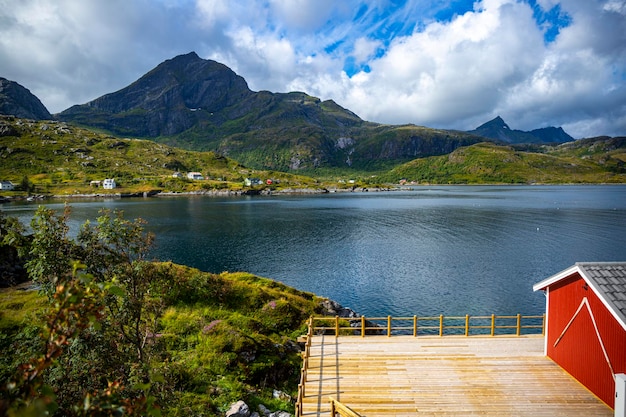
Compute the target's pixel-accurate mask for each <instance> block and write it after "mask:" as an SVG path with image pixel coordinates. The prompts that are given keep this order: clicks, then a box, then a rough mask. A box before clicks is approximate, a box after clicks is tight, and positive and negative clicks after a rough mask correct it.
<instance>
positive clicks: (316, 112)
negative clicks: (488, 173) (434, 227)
mask: <svg viewBox="0 0 626 417" xmlns="http://www.w3.org/2000/svg"><path fill="white" fill-rule="evenodd" d="M18 86H19V84H16V83H12V84H11V88H4V90H6V91H15V93H13V94H10V95H5V96H0V109H1V110H0V113H3V114H13V115H16V116H19V117H28V118H33V119H47V118H52V117H54V118H56V119H58V120H61V121H65V122H70V123H73V124H76V125H79V126H84V127H91V128H97V129H101V130H104V131H108V132H110V133H112V134H114V135H117V136H121V137H135V138H146V139H150V140H153V141H157V142H161V143H165V144H168V145H173V146H178V147H181V148H185V149H192V150H203V151H215V152H217V153H219V154H221V155H224V156H228V157H230V158H233V159H235V160H237V161H238V162H240V163H242V164H244V165H247V166H249V167H252V168H259V169H274V170H283V171H290V170H303V171H306V170H311V169H315V168H359V169H375V168H387V167H391V166H394V165H396V164H398V163H402V162H407V161H410V160H413V159H415V158H422V157H428V156H434V155H443V154H448V153H450V152H452V151H454V150H455V149H458V148H459V147H463V146H469V145H472V144H475V143H479V142H483V141H485V140H489V141H494V142H501V143H509V144H510V143H521V142H524V143H555V142H566V141H571V140H572V138H571V136H569V135H567V134H566V133H565V132H564V131H563V130H562V129H561V128H544V129H537V130H533V131H531V132H523V131H518V130H511V129H510V128H509V127H508V125H507V124H506V123H505V122H504V121H503V120H502V119H501V118H500V117H497V118H496V119H494V120H492V121H490V122H488V123H485V124H484V125H482V126H480V127H478V128H477V129H475V130H473V131H470V132H461V131H455V130H441V129H431V128H427V127H421V126H416V125H384V124H378V123H372V122H368V121H364V120H362V119H361V118H360V117H358V116H357V115H356V114H354V113H353V112H351V111H350V110H348V109H345V108H343V107H341V106H339V105H338V104H337V103H335V102H334V101H332V100H326V101H322V100H320V99H318V98H316V97H312V96H309V95H307V94H306V93H303V92H290V93H272V92H269V91H259V92H254V91H251V90H250V89H249V87H248V85H247V83H246V81H245V80H244V79H243V78H242V77H240V76H239V75H237V74H236V73H235V72H233V71H232V70H231V69H230V68H228V67H227V66H225V65H223V64H220V63H218V62H215V61H212V60H205V59H201V58H200V57H198V55H197V54H196V53H194V52H191V53H189V54H186V55H179V56H177V57H174V58H172V59H169V60H166V61H164V62H163V63H161V64H159V65H158V66H157V67H155V68H154V69H153V70H151V71H149V72H148V73H147V74H145V75H144V76H142V77H141V78H140V79H138V80H137V81H135V82H133V83H132V84H130V85H129V86H127V87H125V88H123V89H121V90H119V91H116V92H113V93H110V94H106V95H104V96H102V97H99V98H96V99H95V100H92V101H90V102H88V103H86V104H81V105H75V106H72V107H70V108H69V109H67V110H64V111H62V112H61V113H59V114H56V115H54V116H51V115H50V114H49V113H48V112H47V110H45V107H43V105H42V104H41V102H40V101H39V100H38V99H37V98H36V97H34V96H32V94H30V92H28V90H26V89H24V88H23V87H21V86H19V88H18ZM0 91H2V90H0ZM24 92H27V93H28V94H25V93H24ZM31 96H32V97H31ZM20 103H21V104H20ZM37 103H39V104H37ZM23 109H38V111H34V110H31V112H30V113H25V111H24V110H23ZM42 109H43V111H42ZM26 114H28V115H26Z"/></svg>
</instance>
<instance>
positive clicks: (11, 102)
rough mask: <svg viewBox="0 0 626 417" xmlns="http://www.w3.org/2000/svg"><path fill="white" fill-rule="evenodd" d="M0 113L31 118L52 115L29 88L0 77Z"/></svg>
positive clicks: (50, 117)
mask: <svg viewBox="0 0 626 417" xmlns="http://www.w3.org/2000/svg"><path fill="white" fill-rule="evenodd" d="M0 114H4V115H7V116H15V117H20V118H24V119H32V120H50V119H52V115H50V113H49V112H48V110H47V109H46V107H45V106H44V105H43V104H42V103H41V101H39V99H38V98H37V97H35V95H33V94H32V93H31V92H30V91H29V90H27V89H26V88H24V87H22V86H21V85H20V84H18V83H16V82H15V81H10V80H7V79H6V78H1V77H0Z"/></svg>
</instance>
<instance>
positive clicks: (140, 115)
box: [58, 52, 252, 137]
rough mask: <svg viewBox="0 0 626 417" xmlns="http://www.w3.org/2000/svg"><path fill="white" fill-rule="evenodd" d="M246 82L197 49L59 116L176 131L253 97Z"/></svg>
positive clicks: (118, 129)
mask: <svg viewBox="0 0 626 417" xmlns="http://www.w3.org/2000/svg"><path fill="white" fill-rule="evenodd" d="M251 94H252V92H251V91H250V90H249V89H248V85H247V84H246V81H245V80H244V79H243V78H241V77H240V76H238V75H237V74H235V73H234V72H233V71H231V70H230V69H229V68H228V67H226V66H225V65H222V64H219V63H217V62H215V61H209V60H203V59H201V58H199V57H198V55H196V54H195V53H194V52H192V53H190V54H187V55H180V56H177V57H175V58H173V59H170V60H167V61H165V62H163V63H161V64H160V65H158V66H157V67H156V68H154V69H153V70H152V71H150V72H148V73H147V74H146V75H144V76H143V77H141V78H140V79H139V80H137V81H135V82H134V83H132V84H131V85H129V86H128V87H125V88H123V89H121V90H119V91H117V92H115V93H111V94H107V95H104V96H102V97H99V98H97V99H95V100H93V101H90V102H89V103H87V104H83V105H76V106H73V107H71V108H69V109H67V110H65V111H63V112H62V113H60V114H59V115H58V117H59V119H61V120H65V121H73V122H77V123H81V124H85V125H91V126H96V127H100V128H103V129H107V130H110V131H112V132H114V133H118V134H122V135H131V136H139V137H157V136H171V135H175V134H178V133H181V132H184V131H185V130H187V129H189V128H191V127H193V126H195V125H197V124H198V123H199V122H200V121H201V120H202V119H203V118H205V117H208V116H210V115H211V114H214V113H220V112H223V111H225V110H226V109H227V108H229V107H231V106H233V105H235V104H237V103H239V102H241V101H242V100H245V99H246V98H248V97H250V95H251Z"/></svg>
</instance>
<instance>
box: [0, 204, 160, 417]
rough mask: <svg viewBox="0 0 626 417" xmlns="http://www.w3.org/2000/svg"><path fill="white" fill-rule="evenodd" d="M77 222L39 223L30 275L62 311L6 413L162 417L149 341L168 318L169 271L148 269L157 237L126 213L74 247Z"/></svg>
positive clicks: (86, 232) (43, 217)
mask: <svg viewBox="0 0 626 417" xmlns="http://www.w3.org/2000/svg"><path fill="white" fill-rule="evenodd" d="M69 214H70V209H69V207H66V208H65V210H64V211H63V213H62V214H61V215H56V214H55V213H54V211H52V210H50V209H47V208H44V207H41V208H39V209H38V210H37V212H36V214H35V217H34V218H33V221H32V223H31V226H32V229H33V239H32V245H31V247H30V251H29V255H30V256H31V259H30V261H29V262H28V263H27V268H28V271H29V274H30V276H31V278H32V279H33V280H34V281H36V282H37V283H39V284H40V286H41V290H42V292H43V293H45V294H46V295H47V296H48V298H49V299H50V301H51V303H52V306H53V307H52V310H51V311H50V313H49V314H48V318H49V320H48V323H49V325H48V328H49V331H48V332H47V334H48V336H47V337H46V340H47V342H46V352H45V353H44V354H43V357H41V358H38V359H34V362H32V363H31V364H27V365H26V366H25V367H24V368H23V369H22V370H21V372H22V376H21V377H18V378H17V380H18V382H15V383H13V385H11V386H7V390H8V391H9V393H10V394H11V398H13V400H14V401H12V402H11V403H10V404H8V406H6V407H5V408H6V409H12V410H22V409H23V410H22V411H24V410H31V409H33V407H35V408H34V409H35V411H36V410H40V411H41V410H47V411H48V412H49V411H51V410H52V409H53V408H55V407H56V405H58V406H59V407H60V408H59V410H60V412H61V413H62V414H63V415H94V414H96V415H114V414H116V413H119V412H120V410H123V412H124V414H128V415H133V414H137V415H139V414H141V415H145V414H155V413H156V414H158V410H157V409H156V408H155V407H154V404H153V398H152V397H150V395H149V392H150V390H152V389H154V387H155V385H154V384H153V383H152V382H153V381H155V378H154V376H152V375H151V374H150V360H149V359H150V355H149V353H150V351H151V349H154V348H155V346H157V344H154V343H150V341H151V339H153V338H154V337H155V333H156V331H157V326H158V322H159V318H160V317H161V313H162V310H163V308H162V304H161V297H160V293H159V291H160V289H161V288H163V287H164V286H163V285H161V282H162V281H163V280H164V279H167V270H164V269H163V268H161V267H160V266H159V264H155V263H151V262H148V261H147V260H146V257H147V254H148V251H149V248H150V246H151V244H152V242H153V239H154V237H153V236H152V235H151V234H149V233H146V232H145V231H144V228H143V225H144V222H143V221H142V220H140V219H138V220H135V221H133V222H131V221H127V220H125V219H124V218H123V216H122V212H113V213H112V212H110V211H108V210H107V211H103V212H102V216H100V217H99V218H98V221H97V225H96V226H92V225H91V224H90V223H89V222H87V223H85V224H84V225H83V227H82V228H81V231H80V233H79V235H78V238H77V241H74V240H72V239H70V238H69V237H68V232H69V227H68V225H67V221H68V218H69ZM76 261H79V262H80V265H81V267H80V268H77V267H76V265H77V263H76ZM95 319H97V320H95ZM62 353H64V354H63V355H62ZM157 379H158V378H157ZM19 381H22V382H19ZM47 386H50V387H53V388H54V392H55V394H54V395H52V394H51V392H49V393H47V391H45V389H44V388H45V387H47ZM42 389H43V391H42ZM33 390H34V391H33ZM35 391H37V392H40V393H43V394H42V396H41V399H42V401H43V402H29V401H27V400H26V398H27V397H28V396H29V395H33V392H35ZM44 391H45V392H44ZM77 404H80V405H77ZM5 405H6V404H5ZM24 407H26V408H24ZM41 407H44V408H41ZM115 407H117V408H115ZM120 407H121V408H120ZM0 408H1V407H0ZM107 410H108V411H107ZM115 410H117V411H115Z"/></svg>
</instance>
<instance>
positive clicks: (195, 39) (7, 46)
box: [0, 0, 626, 138]
mask: <svg viewBox="0 0 626 417" xmlns="http://www.w3.org/2000/svg"><path fill="white" fill-rule="evenodd" d="M190 51H195V52H196V53H198V55H199V56H201V57H202V58H205V59H214V60H216V61H219V62H222V63H224V64H226V65H228V66H229V67H231V68H232V69H233V70H234V71H235V72H237V73H238V74H239V75H241V76H243V77H244V78H245V79H246V80H247V82H248V84H249V86H250V88H251V89H253V90H256V91H258V90H269V91H273V92H287V91H304V92H306V93H308V94H311V95H314V96H317V97H320V98H321V99H323V100H326V99H333V100H335V101H336V102H337V103H338V104H340V105H342V106H344V107H346V108H348V109H350V110H352V111H353V112H355V113H357V114H358V115H359V116H361V117H362V118H363V119H366V120H370V121H375V122H379V123H389V124H404V123H414V124H418V125H424V126H429V127H436V128H447V129H462V130H469V129H473V128H475V127H477V126H478V125H480V124H482V123H484V122H486V121H488V120H490V119H492V118H494V117H495V116H497V115H500V116H502V117H503V118H504V119H505V121H507V122H508V124H509V125H510V126H511V127H512V128H514V129H524V130H528V129H534V128H539V127H545V126H562V127H563V128H564V129H565V130H566V131H567V132H568V133H570V134H571V135H572V136H574V137H577V138H579V137H590V136H597V135H610V136H617V135H626V0H480V1H471V0H396V1H394V0H372V1H359V0H342V1H336V0H239V1H235V0H0V76H2V77H5V78H8V79H10V80H14V81H17V82H19V83H20V84H22V85H23V86H25V87H26V88H28V89H30V90H31V91H32V92H33V93H34V94H36V95H37V96H38V97H39V98H40V99H41V100H42V102H43V103H44V104H45V105H46V107H48V109H49V110H50V111H51V112H53V113H56V112H60V111H62V110H64V109H66V108H68V107H70V106H71V105H73V104H80V103H85V102H87V101H90V100H93V99H95V98H97V97H99V96H101V95H103V94H106V93H109V92H113V91H116V90H118V89H120V88H123V87H125V86H127V85H128V84H130V83H132V82H133V81H135V80H136V79H137V78H139V77H140V76H141V75H143V74H145V73H146V72H148V71H149V70H150V69H152V68H153V67H155V66H156V65H158V64H159V63H160V62H162V61H164V60H165V59H169V58H172V57H174V56H176V55H179V54H184V53H188V52H190Z"/></svg>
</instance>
